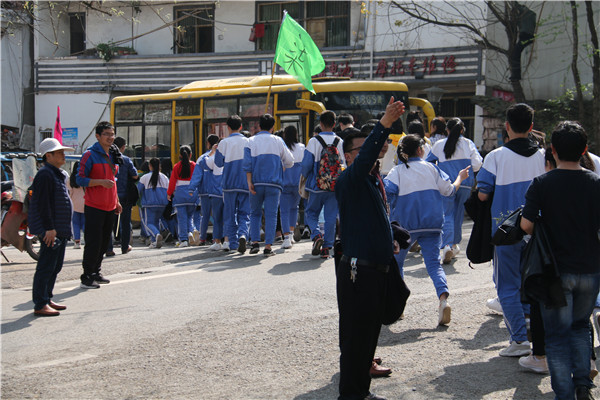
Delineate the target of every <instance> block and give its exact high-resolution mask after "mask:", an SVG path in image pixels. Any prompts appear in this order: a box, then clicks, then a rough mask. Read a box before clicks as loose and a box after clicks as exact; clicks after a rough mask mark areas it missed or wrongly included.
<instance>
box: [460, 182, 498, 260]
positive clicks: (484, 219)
mask: <svg viewBox="0 0 600 400" xmlns="http://www.w3.org/2000/svg"><path fill="white" fill-rule="evenodd" d="M491 207H492V198H491V196H490V198H488V199H487V200H486V201H481V200H479V196H478V192H477V191H476V190H475V191H473V192H472V193H471V197H469V199H468V200H467V201H466V202H465V211H466V212H467V214H468V215H469V217H471V219H472V220H473V229H472V230H471V236H470V237H469V243H468V244H467V258H468V259H469V266H470V263H475V264H481V263H484V262H488V261H490V260H491V259H492V258H494V245H493V244H492V215H491ZM471 268H472V267H471Z"/></svg>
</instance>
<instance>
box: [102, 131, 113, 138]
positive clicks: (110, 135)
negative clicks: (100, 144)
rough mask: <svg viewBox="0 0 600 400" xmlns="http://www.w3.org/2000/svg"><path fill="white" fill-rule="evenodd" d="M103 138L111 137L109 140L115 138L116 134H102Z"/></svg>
mask: <svg viewBox="0 0 600 400" xmlns="http://www.w3.org/2000/svg"><path fill="white" fill-rule="evenodd" d="M102 136H106V137H109V138H111V137H115V134H114V133H106V132H102Z"/></svg>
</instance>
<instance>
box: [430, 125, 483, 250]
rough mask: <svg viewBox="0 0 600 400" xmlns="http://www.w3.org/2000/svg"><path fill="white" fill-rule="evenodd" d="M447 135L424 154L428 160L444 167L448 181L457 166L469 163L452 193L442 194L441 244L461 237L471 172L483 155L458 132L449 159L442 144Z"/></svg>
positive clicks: (471, 179)
mask: <svg viewBox="0 0 600 400" xmlns="http://www.w3.org/2000/svg"><path fill="white" fill-rule="evenodd" d="M447 140H448V139H446V138H444V139H441V140H438V141H437V142H436V143H435V144H434V145H433V148H432V149H431V152H430V153H429V155H428V156H427V161H430V162H437V165H438V167H440V169H441V170H442V171H444V172H445V173H446V174H447V175H448V176H449V177H450V181H452V182H454V181H455V180H456V178H457V177H458V173H459V172H460V170H462V169H464V168H466V167H468V166H469V165H470V166H471V170H470V171H469V177H468V178H467V179H465V180H464V181H463V182H462V183H461V185H460V188H459V189H458V191H457V192H456V194H455V195H454V196H451V197H446V198H444V227H443V229H442V247H444V246H446V245H450V246H452V245H453V244H459V243H460V241H461V239H462V223H463V218H464V216H465V201H467V199H468V198H469V196H470V195H471V188H472V187H473V184H474V183H475V178H474V177H473V176H474V173H475V172H477V171H479V169H480V168H481V164H482V161H483V159H482V158H481V155H480V154H479V151H477V147H475V144H474V143H473V142H472V141H470V140H469V139H467V138H465V137H463V136H460V137H459V139H458V142H456V149H455V150H454V154H452V157H450V158H449V159H447V158H446V156H445V154H444V146H445V145H446V141H447Z"/></svg>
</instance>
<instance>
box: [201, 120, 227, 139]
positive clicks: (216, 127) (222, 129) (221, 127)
mask: <svg viewBox="0 0 600 400" xmlns="http://www.w3.org/2000/svg"><path fill="white" fill-rule="evenodd" d="M204 131H205V133H206V135H205V137H204V141H206V138H208V135H217V136H219V139H224V138H226V137H227V136H229V128H227V122H209V123H208V124H206V128H205V129H204Z"/></svg>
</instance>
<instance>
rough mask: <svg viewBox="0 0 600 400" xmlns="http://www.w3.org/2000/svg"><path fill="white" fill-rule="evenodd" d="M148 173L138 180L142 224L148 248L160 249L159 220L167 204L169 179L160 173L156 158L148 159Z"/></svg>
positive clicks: (161, 239)
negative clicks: (148, 239)
mask: <svg viewBox="0 0 600 400" xmlns="http://www.w3.org/2000/svg"><path fill="white" fill-rule="evenodd" d="M148 167H149V168H150V173H149V174H145V175H144V176H142V177H141V178H140V183H139V185H138V186H139V191H140V197H141V204H142V218H141V219H142V224H143V226H144V229H145V230H146V233H147V234H148V235H150V240H151V243H150V246H149V247H150V248H160V247H161V246H162V241H163V237H162V235H161V234H160V218H161V217H162V215H163V212H164V210H165V207H166V206H167V204H168V203H169V200H168V199H167V189H168V188H169V178H167V176H166V175H165V174H163V173H162V172H160V160H159V159H158V158H156V157H154V158H152V159H150V162H149V164H148Z"/></svg>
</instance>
